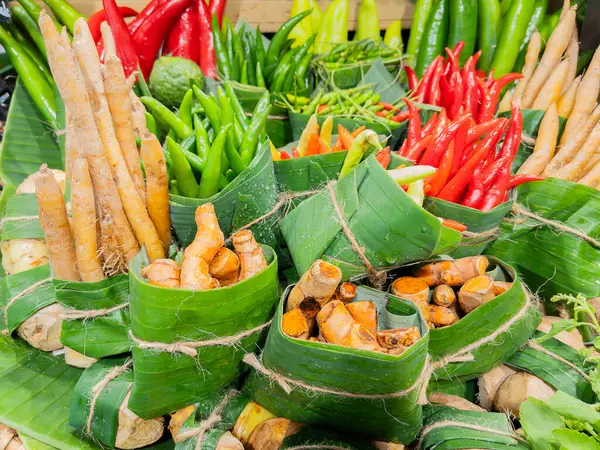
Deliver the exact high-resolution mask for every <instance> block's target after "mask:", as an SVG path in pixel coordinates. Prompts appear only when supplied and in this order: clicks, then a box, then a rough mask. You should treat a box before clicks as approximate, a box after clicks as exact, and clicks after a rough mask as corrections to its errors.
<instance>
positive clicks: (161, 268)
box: [141, 259, 181, 288]
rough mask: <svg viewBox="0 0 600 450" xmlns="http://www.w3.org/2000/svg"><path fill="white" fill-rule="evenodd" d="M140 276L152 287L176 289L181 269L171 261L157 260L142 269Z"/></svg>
mask: <svg viewBox="0 0 600 450" xmlns="http://www.w3.org/2000/svg"><path fill="white" fill-rule="evenodd" d="M141 274H142V276H143V277H144V278H147V279H148V283H150V284H151V285H153V286H160V287H166V288H178V287H179V283H180V276H181V269H179V266H178V265H177V263H176V262H175V261H173V260H171V259H157V260H156V261H154V262H153V263H152V264H150V265H148V266H146V267H144V268H143V269H142V272H141Z"/></svg>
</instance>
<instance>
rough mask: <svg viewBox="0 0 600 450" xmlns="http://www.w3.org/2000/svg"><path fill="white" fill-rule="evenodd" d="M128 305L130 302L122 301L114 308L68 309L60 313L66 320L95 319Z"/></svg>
mask: <svg viewBox="0 0 600 450" xmlns="http://www.w3.org/2000/svg"><path fill="white" fill-rule="evenodd" d="M128 306H129V303H122V304H120V305H117V306H113V307H112V308H104V309H90V310H85V311H80V310H77V309H67V310H66V311H64V312H63V313H62V314H61V315H60V318H61V319H64V320H79V319H94V318H96V317H101V316H107V315H109V314H110V313H113V312H115V311H119V310H121V309H124V308H127V307H128Z"/></svg>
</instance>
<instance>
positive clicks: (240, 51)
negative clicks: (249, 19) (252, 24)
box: [233, 27, 246, 77]
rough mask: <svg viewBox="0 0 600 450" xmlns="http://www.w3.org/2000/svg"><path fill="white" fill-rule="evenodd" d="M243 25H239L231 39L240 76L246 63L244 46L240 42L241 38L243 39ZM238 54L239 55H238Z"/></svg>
mask: <svg viewBox="0 0 600 450" xmlns="http://www.w3.org/2000/svg"><path fill="white" fill-rule="evenodd" d="M244 32H245V27H241V28H240V29H239V31H238V32H237V33H236V34H235V36H234V39H233V49H234V51H235V56H236V57H238V59H239V65H240V77H241V74H242V70H243V68H244V66H245V65H246V58H245V56H244V46H243V44H242V42H243V41H242V39H244ZM238 55H239V56H238Z"/></svg>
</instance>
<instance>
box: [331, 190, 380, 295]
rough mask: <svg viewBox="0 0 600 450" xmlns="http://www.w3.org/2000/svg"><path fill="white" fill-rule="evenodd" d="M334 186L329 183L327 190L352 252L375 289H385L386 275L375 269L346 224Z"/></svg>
mask: <svg viewBox="0 0 600 450" xmlns="http://www.w3.org/2000/svg"><path fill="white" fill-rule="evenodd" d="M333 185H334V182H329V183H327V190H328V191H329V196H330V197H331V203H332V204H333V209H334V210H335V213H336V215H337V218H338V221H339V222H340V225H341V226H342V230H343V231H344V234H345V235H346V237H347V238H348V240H349V241H350V245H351V246H352V250H354V252H355V253H356V254H357V255H358V257H359V258H360V260H361V261H362V263H363V265H364V266H365V267H366V269H367V271H368V272H369V279H370V280H371V283H372V284H373V287H375V288H377V289H381V288H382V287H383V282H384V281H385V276H386V274H385V272H379V271H377V270H375V268H374V267H373V265H372V264H371V262H370V261H369V259H368V258H367V255H365V250H364V248H363V247H361V246H360V245H359V244H358V241H357V240H356V237H355V236H354V234H353V233H352V231H351V230H350V227H349V226H348V223H347V222H346V218H345V217H344V213H343V212H342V210H341V208H340V205H339V204H338V202H337V197H336V195H335V189H334V187H333Z"/></svg>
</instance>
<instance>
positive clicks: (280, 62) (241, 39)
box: [213, 11, 315, 93]
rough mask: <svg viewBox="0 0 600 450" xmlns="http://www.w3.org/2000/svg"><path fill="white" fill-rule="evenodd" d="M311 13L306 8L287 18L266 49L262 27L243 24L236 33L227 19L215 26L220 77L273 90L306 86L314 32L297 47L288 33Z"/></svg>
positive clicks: (290, 89)
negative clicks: (256, 27) (248, 27)
mask: <svg viewBox="0 0 600 450" xmlns="http://www.w3.org/2000/svg"><path fill="white" fill-rule="evenodd" d="M309 13H310V11H305V12H303V13H301V14H298V15H297V16H294V17H292V18H291V19H290V20H288V21H287V22H285V23H284V24H283V25H282V26H281V28H279V30H278V31H277V33H275V36H273V39H272V40H271V44H270V45H269V47H268V49H265V46H264V43H263V36H262V34H261V32H260V29H257V30H256V33H252V32H250V31H249V30H248V29H247V28H246V27H241V28H240V30H239V31H238V32H237V33H236V32H235V31H234V29H233V27H232V25H231V24H230V23H227V24H225V23H224V25H223V29H222V30H221V31H220V32H219V30H218V28H217V27H215V26H213V37H214V41H215V54H216V57H217V64H218V68H219V76H220V78H222V79H223V80H234V81H238V82H240V83H242V84H248V85H251V86H258V87H262V88H266V89H268V90H269V91H270V92H272V93H279V92H292V91H294V90H295V89H299V90H302V89H306V88H307V87H308V69H309V67H310V63H311V61H312V57H313V54H312V51H311V50H310V49H311V47H312V46H313V44H314V41H315V36H312V37H311V38H309V39H308V40H307V41H306V42H305V43H304V44H302V45H301V46H298V47H296V48H291V45H292V43H293V42H294V41H293V40H290V39H288V36H289V35H290V32H291V31H292V30H293V29H294V27H295V26H297V25H298V24H299V23H300V21H301V20H302V19H304V18H305V17H306V16H307V15H308V14H309Z"/></svg>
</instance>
